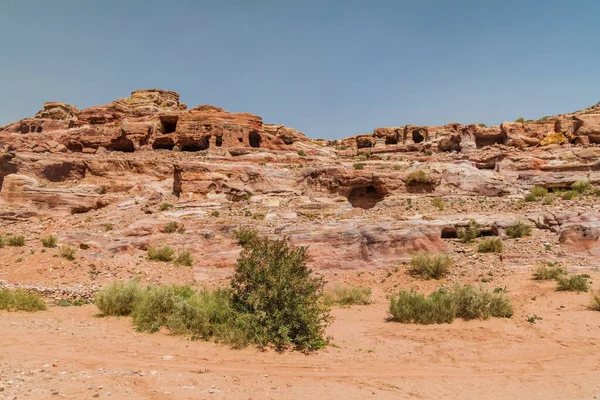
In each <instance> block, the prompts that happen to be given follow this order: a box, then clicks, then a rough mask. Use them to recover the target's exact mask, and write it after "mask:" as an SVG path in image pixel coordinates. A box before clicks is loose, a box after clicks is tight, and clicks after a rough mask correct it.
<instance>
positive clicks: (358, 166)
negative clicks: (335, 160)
mask: <svg viewBox="0 0 600 400" xmlns="http://www.w3.org/2000/svg"><path fill="white" fill-rule="evenodd" d="M353 167H354V169H365V164H363V163H356V164H354V165H353Z"/></svg>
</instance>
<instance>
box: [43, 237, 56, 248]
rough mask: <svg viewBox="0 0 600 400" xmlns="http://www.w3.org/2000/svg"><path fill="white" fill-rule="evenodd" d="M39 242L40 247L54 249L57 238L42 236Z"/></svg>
mask: <svg viewBox="0 0 600 400" xmlns="http://www.w3.org/2000/svg"><path fill="white" fill-rule="evenodd" d="M40 240H41V242H42V246H44V247H49V248H52V247H56V243H57V242H58V238H57V237H56V236H54V235H48V236H44V237H42V238H41V239H40Z"/></svg>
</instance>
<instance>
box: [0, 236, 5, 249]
mask: <svg viewBox="0 0 600 400" xmlns="http://www.w3.org/2000/svg"><path fill="white" fill-rule="evenodd" d="M3 247H4V237H3V236H0V249H1V248H3Z"/></svg>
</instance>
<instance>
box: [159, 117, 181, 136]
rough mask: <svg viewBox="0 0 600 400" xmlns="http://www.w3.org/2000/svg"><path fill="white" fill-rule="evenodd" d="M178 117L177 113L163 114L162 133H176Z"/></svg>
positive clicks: (161, 118) (161, 121)
mask: <svg viewBox="0 0 600 400" xmlns="http://www.w3.org/2000/svg"><path fill="white" fill-rule="evenodd" d="M178 119H179V118H178V117H177V116H176V115H163V116H161V117H160V128H161V130H162V133H165V134H166V133H174V132H175V131H176V130H177V121H178Z"/></svg>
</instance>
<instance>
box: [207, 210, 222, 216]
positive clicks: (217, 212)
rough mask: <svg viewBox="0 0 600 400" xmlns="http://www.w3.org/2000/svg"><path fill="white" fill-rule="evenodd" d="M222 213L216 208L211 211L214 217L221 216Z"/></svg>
mask: <svg viewBox="0 0 600 400" xmlns="http://www.w3.org/2000/svg"><path fill="white" fill-rule="evenodd" d="M220 215H221V213H220V212H219V211H217V210H214V211H212V212H211V213H210V216H211V217H213V218H219V216H220Z"/></svg>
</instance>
